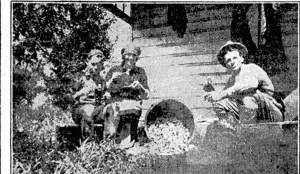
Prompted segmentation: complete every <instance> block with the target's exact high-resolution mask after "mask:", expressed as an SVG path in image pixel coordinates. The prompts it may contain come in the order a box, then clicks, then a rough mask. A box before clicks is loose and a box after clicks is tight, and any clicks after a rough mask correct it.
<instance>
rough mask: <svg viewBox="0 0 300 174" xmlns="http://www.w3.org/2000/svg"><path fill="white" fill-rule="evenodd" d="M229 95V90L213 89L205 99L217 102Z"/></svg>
mask: <svg viewBox="0 0 300 174" xmlns="http://www.w3.org/2000/svg"><path fill="white" fill-rule="evenodd" d="M226 96H227V92H226V91H220V92H217V91H212V92H208V93H207V94H206V95H205V96H204V99H205V100H207V101H209V102H216V101H219V100H221V99H223V98H225V97H226Z"/></svg>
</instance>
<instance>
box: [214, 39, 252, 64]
mask: <svg viewBox="0 0 300 174" xmlns="http://www.w3.org/2000/svg"><path fill="white" fill-rule="evenodd" d="M231 51H238V52H239V54H240V56H241V57H243V58H246V56H247V54H248V51H247V49H245V47H243V46H241V45H237V44H232V45H226V46H225V47H223V48H221V50H220V51H219V53H218V55H217V57H218V61H219V62H220V64H221V65H222V66H224V67H225V66H226V65H225V57H224V56H225V54H227V53H228V52H231Z"/></svg>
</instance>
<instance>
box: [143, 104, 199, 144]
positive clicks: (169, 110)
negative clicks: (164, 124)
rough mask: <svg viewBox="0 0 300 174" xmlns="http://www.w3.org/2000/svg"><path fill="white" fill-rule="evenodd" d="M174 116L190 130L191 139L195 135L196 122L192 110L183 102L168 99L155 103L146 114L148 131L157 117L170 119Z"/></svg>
mask: <svg viewBox="0 0 300 174" xmlns="http://www.w3.org/2000/svg"><path fill="white" fill-rule="evenodd" d="M170 117H174V118H176V119H177V120H179V121H181V122H182V124H183V126H184V127H185V128H187V129H188V130H189V132H190V139H191V137H192V135H193V132H194V128H195V123H194V116H193V114H192V112H191V111H190V110H189V108H187V107H186V106H185V105H184V104H183V103H181V102H179V101H177V100H174V99H167V100H163V101H160V102H158V103H156V104H153V105H152V106H151V107H150V109H149V110H148V112H147V113H146V116H145V124H146V132H148V128H149V127H150V126H151V125H152V124H153V123H155V121H156V120H157V119H169V118H170Z"/></svg>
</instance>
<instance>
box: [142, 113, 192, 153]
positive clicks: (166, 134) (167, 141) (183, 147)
mask: <svg viewBox="0 0 300 174" xmlns="http://www.w3.org/2000/svg"><path fill="white" fill-rule="evenodd" d="M148 137H149V138H150V139H151V142H150V143H149V144H147V145H146V146H147V147H148V148H149V151H150V153H154V154H159V155H173V154H183V153H184V152H186V151H188V150H190V149H191V148H192V146H191V145H189V138H190V132H189V130H188V129H187V128H185V127H184V126H183V124H182V122H181V121H179V120H177V119H175V118H172V119H164V120H157V121H156V122H155V123H154V124H152V125H151V126H150V127H149V128H148Z"/></svg>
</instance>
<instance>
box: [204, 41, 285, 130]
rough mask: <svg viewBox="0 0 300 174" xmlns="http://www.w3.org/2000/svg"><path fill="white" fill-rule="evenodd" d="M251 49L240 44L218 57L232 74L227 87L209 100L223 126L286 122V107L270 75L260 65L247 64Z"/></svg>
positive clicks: (227, 46) (231, 44)
mask: <svg viewBox="0 0 300 174" xmlns="http://www.w3.org/2000/svg"><path fill="white" fill-rule="evenodd" d="M247 53H248V50H247V48H246V47H245V46H244V45H243V44H241V43H238V42H231V41H229V42H227V43H226V44H225V45H223V46H222V47H221V48H220V50H219V52H218V54H217V58H218V61H219V62H220V64H221V65H223V66H224V67H225V68H227V70H228V71H229V72H230V73H231V76H230V77H229V79H228V81H227V84H226V85H225V88H224V89H223V90H221V91H212V92H208V93H207V94H206V95H205V99H206V100H208V101H211V102H212V103H213V107H214V110H215V112H216V114H217V116H218V118H219V120H220V123H223V125H225V126H226V125H227V126H229V127H231V126H232V124H230V123H238V122H240V123H243V124H251V123H258V122H277V121H284V104H283V102H282V100H281V99H279V97H278V96H276V93H275V92H274V86H273V84H272V82H271V80H270V78H269V76H268V74H267V73H266V72H265V71H264V70H263V69H262V68H261V67H259V66H258V65H256V64H245V63H244V58H245V57H246V56H247Z"/></svg>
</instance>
